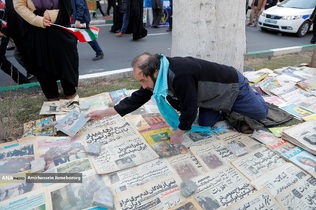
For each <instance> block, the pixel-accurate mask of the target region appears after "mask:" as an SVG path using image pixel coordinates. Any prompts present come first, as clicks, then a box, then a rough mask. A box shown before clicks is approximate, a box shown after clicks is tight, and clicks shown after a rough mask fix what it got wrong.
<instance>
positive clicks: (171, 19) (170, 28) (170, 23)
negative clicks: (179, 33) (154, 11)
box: [167, 0, 173, 32]
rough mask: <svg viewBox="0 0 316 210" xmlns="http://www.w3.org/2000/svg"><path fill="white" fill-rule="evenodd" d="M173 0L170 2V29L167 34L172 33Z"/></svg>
mask: <svg viewBox="0 0 316 210" xmlns="http://www.w3.org/2000/svg"><path fill="white" fill-rule="evenodd" d="M172 13H173V12H172V0H170V16H169V27H168V29H167V32H169V31H172Z"/></svg>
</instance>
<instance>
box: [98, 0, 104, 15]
mask: <svg viewBox="0 0 316 210" xmlns="http://www.w3.org/2000/svg"><path fill="white" fill-rule="evenodd" d="M97 9H99V11H100V13H101V15H102V16H103V17H104V16H105V14H104V12H103V10H102V7H101V4H100V1H97Z"/></svg>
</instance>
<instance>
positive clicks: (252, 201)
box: [225, 189, 284, 210]
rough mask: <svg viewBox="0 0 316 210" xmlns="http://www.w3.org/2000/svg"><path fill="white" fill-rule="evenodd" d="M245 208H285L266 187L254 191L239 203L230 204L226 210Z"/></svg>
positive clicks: (273, 209) (281, 209)
mask: <svg viewBox="0 0 316 210" xmlns="http://www.w3.org/2000/svg"><path fill="white" fill-rule="evenodd" d="M244 209H269V210H284V208H282V207H281V206H280V205H279V203H278V202H277V201H276V200H275V199H274V197H273V196H272V195H271V194H270V193H269V192H268V191H266V190H265V189H261V190H259V191H256V192H254V193H253V194H251V195H249V196H247V197H245V198H243V199H242V200H240V201H238V202H237V203H234V204H232V205H230V206H229V207H228V208H226V209H225V210H244Z"/></svg>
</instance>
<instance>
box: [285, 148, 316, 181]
mask: <svg viewBox="0 0 316 210" xmlns="http://www.w3.org/2000/svg"><path fill="white" fill-rule="evenodd" d="M282 156H283V157H285V158H286V159H288V160H289V161H291V162H292V163H294V164H296V165H297V166H299V167H300V168H302V169H303V170H305V171H306V172H308V173H310V174H311V175H312V176H314V177H316V156H315V155H312V154H311V153H309V152H307V151H305V150H304V149H302V148H300V147H295V148H293V149H291V150H289V151H287V152H285V153H283V154H282Z"/></svg>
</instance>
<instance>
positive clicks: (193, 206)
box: [169, 198, 203, 210]
mask: <svg viewBox="0 0 316 210" xmlns="http://www.w3.org/2000/svg"><path fill="white" fill-rule="evenodd" d="M169 210H203V209H202V207H201V206H200V204H199V203H198V202H197V201H196V200H195V199H194V198H188V199H186V200H185V201H182V202H181V203H179V204H178V205H176V206H175V207H172V208H170V209H169Z"/></svg>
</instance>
